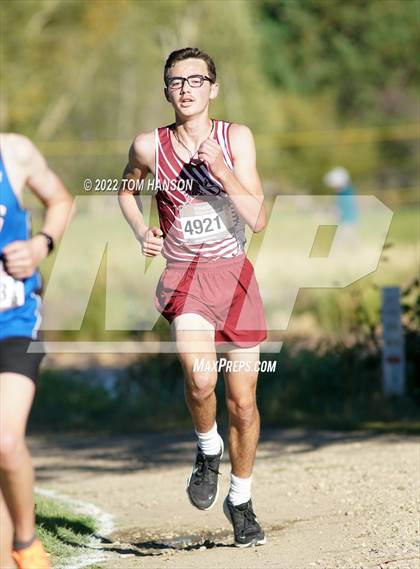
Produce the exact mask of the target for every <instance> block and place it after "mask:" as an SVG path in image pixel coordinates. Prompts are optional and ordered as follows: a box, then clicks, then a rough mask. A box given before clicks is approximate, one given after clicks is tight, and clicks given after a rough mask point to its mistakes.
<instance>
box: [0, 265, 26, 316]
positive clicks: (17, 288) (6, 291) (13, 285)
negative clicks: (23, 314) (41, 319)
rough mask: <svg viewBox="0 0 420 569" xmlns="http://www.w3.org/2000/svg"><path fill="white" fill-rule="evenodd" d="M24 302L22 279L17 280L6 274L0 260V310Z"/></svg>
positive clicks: (21, 304)
mask: <svg viewBox="0 0 420 569" xmlns="http://www.w3.org/2000/svg"><path fill="white" fill-rule="evenodd" d="M24 304H25V287H24V285H23V282H22V281H17V280H15V279H14V278H13V277H11V276H10V275H8V274H7V273H6V272H5V271H4V269H3V263H1V262H0V312H3V311H4V310H9V309H10V308H15V307H16V306H23V305H24Z"/></svg>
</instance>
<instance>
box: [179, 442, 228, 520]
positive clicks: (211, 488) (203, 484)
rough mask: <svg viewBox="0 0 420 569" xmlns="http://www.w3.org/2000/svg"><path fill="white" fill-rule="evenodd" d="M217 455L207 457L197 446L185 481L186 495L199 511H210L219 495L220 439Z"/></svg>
mask: <svg viewBox="0 0 420 569" xmlns="http://www.w3.org/2000/svg"><path fill="white" fill-rule="evenodd" d="M220 444H221V449H220V452H219V454H215V455H207V454H203V453H202V452H201V449H200V447H199V446H197V456H196V458H195V464H194V467H193V470H192V472H191V476H190V477H189V478H188V481H187V494H188V498H189V499H190V502H191V504H192V505H193V506H195V507H196V508H198V509H199V510H210V509H211V508H212V507H213V506H214V505H215V503H216V500H217V497H218V495H219V474H220V473H219V465H220V461H221V459H222V456H223V440H222V438H221V437H220Z"/></svg>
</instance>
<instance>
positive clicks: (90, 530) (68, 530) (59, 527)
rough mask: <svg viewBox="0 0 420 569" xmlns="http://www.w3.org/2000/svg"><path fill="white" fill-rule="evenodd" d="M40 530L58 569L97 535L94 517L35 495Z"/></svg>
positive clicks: (53, 564)
mask: <svg viewBox="0 0 420 569" xmlns="http://www.w3.org/2000/svg"><path fill="white" fill-rule="evenodd" d="M35 511H36V525H37V533H38V536H39V538H40V539H41V541H42V543H43V544H44V546H45V548H46V550H47V551H48V553H49V554H50V555H51V562H52V566H53V567H54V568H55V569H58V568H59V567H65V565H66V561H69V559H71V558H72V557H74V556H78V555H80V553H81V548H83V547H86V546H87V545H88V544H89V542H90V540H91V538H92V536H93V535H94V533H95V531H96V529H97V524H96V521H95V519H94V518H93V517H90V516H86V515H83V514H80V513H77V512H75V511H73V510H72V509H71V508H70V507H69V506H67V505H64V504H63V503H61V502H59V501H57V500H54V499H52V498H49V497H45V496H43V495H42V496H41V495H39V494H37V495H36V497H35Z"/></svg>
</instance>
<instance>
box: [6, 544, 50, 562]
mask: <svg viewBox="0 0 420 569" xmlns="http://www.w3.org/2000/svg"><path fill="white" fill-rule="evenodd" d="M12 557H13V559H14V561H15V562H16V565H17V567H18V569H51V564H50V561H49V559H48V554H47V553H46V551H45V549H44V546H43V545H42V543H41V542H40V541H39V539H38V538H36V539H35V541H33V542H32V543H31V545H30V546H29V547H25V548H23V549H14V550H13V552H12Z"/></svg>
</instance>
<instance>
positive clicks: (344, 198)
mask: <svg viewBox="0 0 420 569" xmlns="http://www.w3.org/2000/svg"><path fill="white" fill-rule="evenodd" d="M324 184H325V185H326V186H327V187H328V188H331V189H333V190H334V191H335V192H336V195H337V200H336V207H337V217H338V221H339V224H340V232H341V235H342V237H343V238H344V239H345V240H346V241H355V240H357V239H358V231H357V225H358V221H359V211H358V206H357V199H356V195H355V190H354V186H353V184H352V181H351V178H350V174H349V172H348V171H347V170H346V169H345V168H342V167H341V166H337V167H336V168H333V169H332V170H330V171H329V172H328V173H327V174H326V175H325V176H324Z"/></svg>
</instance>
